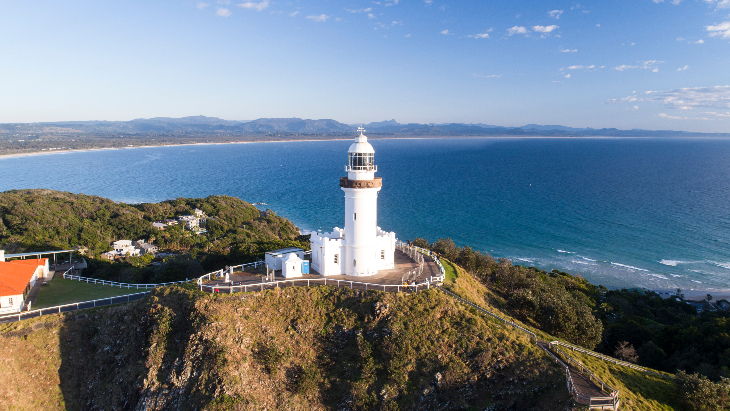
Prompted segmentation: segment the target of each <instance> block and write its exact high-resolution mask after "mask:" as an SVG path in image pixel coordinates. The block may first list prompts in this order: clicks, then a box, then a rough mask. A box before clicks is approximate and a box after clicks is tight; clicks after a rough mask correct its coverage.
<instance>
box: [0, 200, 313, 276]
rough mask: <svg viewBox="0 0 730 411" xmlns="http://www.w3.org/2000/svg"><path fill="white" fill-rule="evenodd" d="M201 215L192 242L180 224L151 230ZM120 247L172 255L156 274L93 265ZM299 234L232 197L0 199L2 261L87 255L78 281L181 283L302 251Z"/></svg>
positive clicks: (131, 262) (142, 268) (129, 263)
mask: <svg viewBox="0 0 730 411" xmlns="http://www.w3.org/2000/svg"><path fill="white" fill-rule="evenodd" d="M196 208H198V209H200V210H202V211H203V212H205V213H206V215H207V216H210V217H213V218H212V219H209V220H208V221H206V223H205V228H206V229H207V232H205V233H201V234H196V233H193V232H191V231H190V230H186V229H184V227H183V225H182V224H178V225H174V226H170V227H167V229H165V230H164V231H160V230H158V229H157V228H154V227H153V226H152V222H154V221H160V220H163V219H166V218H171V219H175V218H176V217H177V216H180V215H189V214H192V213H193V210H194V209H196ZM121 239H127V240H138V239H144V240H147V241H150V242H151V241H154V243H155V244H156V245H158V246H159V247H160V248H161V249H163V250H165V251H166V252H168V253H171V254H172V255H171V256H169V257H167V258H166V260H165V261H164V264H163V265H161V266H158V267H153V266H148V265H146V264H148V263H149V261H146V262H142V261H138V260H137V259H135V258H127V259H125V261H123V262H121V263H115V264H110V263H109V262H107V261H103V260H101V259H99V256H100V254H101V253H102V252H105V251H108V250H110V249H111V246H110V244H111V242H113V241H116V240H121ZM299 240H304V239H302V238H300V237H299V230H298V229H297V227H296V226H295V225H294V224H292V223H291V222H290V221H289V220H287V219H285V218H282V217H280V216H277V215H276V214H275V213H274V212H273V211H270V210H268V211H266V212H262V211H259V210H258V209H257V208H256V207H254V206H253V205H251V204H249V203H246V202H245V201H243V200H240V199H238V198H235V197H229V196H210V197H206V198H177V199H174V200H166V201H162V202H159V203H143V204H124V203H117V202H114V201H112V200H109V199H106V198H102V197H97V196H89V195H84V194H73V193H67V192H61V191H54V190H45V189H36V190H11V191H6V192H3V193H0V249H4V250H5V251H6V252H7V253H18V252H28V251H48V250H65V249H70V248H74V247H76V246H83V247H85V248H86V256H87V259H89V268H88V269H87V270H85V272H84V275H85V276H93V277H97V278H102V279H106V280H113V281H122V282H133V283H146V282H167V281H178V280H184V279H185V278H190V277H194V276H199V275H202V274H203V272H208V271H212V270H217V269H219V268H223V267H224V266H226V265H233V264H240V263H242V262H249V261H254V260H255V259H257V258H263V253H264V252H265V251H267V250H272V249H276V248H282V247H285V246H297V247H303V248H307V247H308V246H307V243H306V242H304V243H303V242H301V241H299Z"/></svg>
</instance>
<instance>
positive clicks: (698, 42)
mask: <svg viewBox="0 0 730 411" xmlns="http://www.w3.org/2000/svg"><path fill="white" fill-rule="evenodd" d="M695 44H705V41H704V40H702V39H699V40H697V41H695Z"/></svg>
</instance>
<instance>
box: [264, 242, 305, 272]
mask: <svg viewBox="0 0 730 411" xmlns="http://www.w3.org/2000/svg"><path fill="white" fill-rule="evenodd" d="M290 254H294V255H295V256H296V257H297V258H299V261H300V263H299V264H300V266H301V261H304V250H302V249H301V248H297V247H289V248H280V249H278V250H273V251H267V252H266V254H265V257H264V261H265V262H266V266H267V267H268V268H269V269H270V270H277V271H278V270H282V267H283V264H284V261H286V260H287V259H288V258H289V255H290ZM299 273H300V276H301V271H299ZM282 274H283V272H282Z"/></svg>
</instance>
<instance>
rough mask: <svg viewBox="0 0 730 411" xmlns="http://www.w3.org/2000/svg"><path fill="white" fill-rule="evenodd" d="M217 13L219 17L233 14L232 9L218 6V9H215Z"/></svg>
mask: <svg viewBox="0 0 730 411" xmlns="http://www.w3.org/2000/svg"><path fill="white" fill-rule="evenodd" d="M215 15H216V16H219V17H228V16H230V15H231V11H230V10H228V9H224V8H223V7H218V10H216V11H215Z"/></svg>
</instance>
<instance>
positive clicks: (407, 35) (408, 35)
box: [403, 33, 411, 37]
mask: <svg viewBox="0 0 730 411" xmlns="http://www.w3.org/2000/svg"><path fill="white" fill-rule="evenodd" d="M403 37H411V35H410V33H409V34H406V35H405V36H403Z"/></svg>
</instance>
